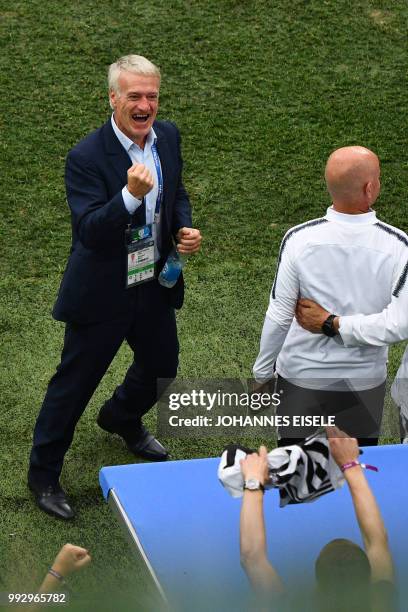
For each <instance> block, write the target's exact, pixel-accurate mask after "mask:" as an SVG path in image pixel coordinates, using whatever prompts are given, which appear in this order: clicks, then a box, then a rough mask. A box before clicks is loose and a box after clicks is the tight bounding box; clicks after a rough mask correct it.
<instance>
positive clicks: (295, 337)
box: [253, 147, 408, 445]
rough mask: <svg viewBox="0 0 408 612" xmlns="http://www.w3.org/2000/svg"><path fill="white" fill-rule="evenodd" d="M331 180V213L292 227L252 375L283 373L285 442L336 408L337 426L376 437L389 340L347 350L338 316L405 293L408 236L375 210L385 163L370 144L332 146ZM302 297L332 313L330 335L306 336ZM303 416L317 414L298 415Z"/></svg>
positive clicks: (362, 437) (363, 437)
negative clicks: (299, 310) (299, 314)
mask: <svg viewBox="0 0 408 612" xmlns="http://www.w3.org/2000/svg"><path fill="white" fill-rule="evenodd" d="M325 177H326V184H327V188H328V191H329V193H330V195H331V197H332V202H333V204H332V206H331V207H330V208H328V210H327V213H326V215H325V216H324V217H322V218H320V219H314V220H312V221H308V222H306V223H303V224H301V225H298V226H296V227H294V228H292V229H291V230H289V231H288V232H287V234H286V235H285V237H284V239H283V241H282V245H281V248H280V252H279V258H278V264H277V270H276V276H275V280H274V283H273V287H272V291H271V296H270V303H269V308H268V310H267V313H266V317H265V322H264V327H263V331H262V337H261V346H260V351H259V355H258V357H257V359H256V362H255V365H254V368H253V372H254V377H255V379H256V380H257V381H258V382H260V383H262V382H265V381H267V380H270V379H271V378H272V377H273V374H274V369H276V372H277V374H278V387H277V391H278V392H280V393H281V404H280V406H279V407H278V410H277V412H278V414H279V415H282V416H285V417H287V418H288V417H289V419H290V420H291V421H290V422H291V424H289V425H288V426H286V427H281V428H280V430H279V435H280V441H279V444H280V445H286V444H291V443H295V442H296V441H298V440H300V439H302V438H304V437H306V436H307V435H309V434H310V433H312V431H313V430H314V429H315V424H316V423H317V421H316V417H317V418H318V417H319V415H323V416H324V415H326V416H327V415H334V416H335V419H336V421H335V424H336V425H337V426H339V427H341V428H342V429H344V430H345V431H347V432H348V433H349V434H350V435H352V436H353V437H356V438H358V439H359V442H360V444H362V445H367V444H377V442H378V436H379V431H380V425H381V417H382V410H383V401H384V393H385V379H386V373H387V371H386V362H387V347H386V346H376V347H372V346H366V347H363V348H362V347H345V346H344V344H343V343H342V342H339V341H338V339H337V338H335V336H336V331H335V328H334V324H333V320H334V318H335V314H337V313H339V312H340V313H342V314H344V315H354V314H355V313H363V314H365V315H368V314H371V313H376V312H378V311H381V310H383V309H384V308H385V307H386V306H387V304H389V302H390V301H391V298H392V295H393V294H395V292H396V291H401V290H402V289H401V286H403V284H404V282H403V279H404V273H405V274H406V272H405V270H404V266H405V262H406V261H407V258H408V238H407V236H406V235H405V233H404V232H402V231H401V230H399V229H397V228H394V227H392V226H390V225H388V224H386V223H383V222H381V221H379V220H378V219H377V217H376V213H375V212H374V211H373V210H372V208H371V207H372V205H373V204H374V203H375V201H376V199H377V197H378V195H379V193H380V165H379V160H378V158H377V156H376V155H375V154H374V153H373V152H372V151H369V150H368V149H365V148H364V147H343V148H341V149H338V150H336V151H334V152H333V153H332V154H331V155H330V157H329V159H328V162H327V165H326V172H325ZM402 288H403V287H402ZM299 298H308V299H311V300H314V301H316V302H318V303H320V304H322V306H324V308H325V310H326V311H327V312H328V313H329V315H330V313H333V314H332V315H330V316H327V317H326V319H325V321H324V324H323V326H321V328H320V329H321V331H323V334H319V335H312V334H310V333H308V332H307V331H305V330H304V329H303V328H302V327H301V326H300V325H299V324H298V323H297V321H296V320H295V319H294V314H295V310H296V303H297V301H298V299H299ZM300 416H302V417H306V416H307V417H309V418H310V420H309V421H307V420H306V419H303V420H301V419H299V418H297V419H295V417H300ZM299 423H300V425H303V426H299ZM310 423H312V425H311V426H308V424H310ZM321 424H325V423H324V422H322V423H321ZM326 424H327V423H326ZM296 425H297V426H296Z"/></svg>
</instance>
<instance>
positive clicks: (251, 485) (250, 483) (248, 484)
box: [245, 478, 260, 491]
mask: <svg viewBox="0 0 408 612" xmlns="http://www.w3.org/2000/svg"><path fill="white" fill-rule="evenodd" d="M245 488H246V489H249V490H250V491H256V490H257V489H260V482H259V480H256V478H248V480H246V481H245Z"/></svg>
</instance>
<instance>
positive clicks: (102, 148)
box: [53, 119, 192, 324]
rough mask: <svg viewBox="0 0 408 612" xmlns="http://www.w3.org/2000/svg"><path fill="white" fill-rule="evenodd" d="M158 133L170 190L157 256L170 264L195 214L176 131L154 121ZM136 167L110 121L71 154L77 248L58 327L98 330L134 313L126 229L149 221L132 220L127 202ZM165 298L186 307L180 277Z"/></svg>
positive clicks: (68, 175) (69, 183)
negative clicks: (177, 236) (127, 284)
mask: <svg viewBox="0 0 408 612" xmlns="http://www.w3.org/2000/svg"><path fill="white" fill-rule="evenodd" d="M154 130H155V132H156V135H157V150H158V153H159V157H160V163H161V166H162V173H163V183H164V198H163V203H162V222H161V239H160V242H159V250H160V253H161V257H162V260H165V259H166V257H167V255H168V253H169V251H170V249H171V247H172V236H175V234H176V233H177V231H178V230H179V229H180V228H181V227H192V221H191V207H190V202H189V199H188V196H187V193H186V191H185V189H184V187H183V183H182V177H181V172H182V160H181V155H180V136H179V133H178V130H177V128H176V126H175V125H173V124H172V123H169V122H166V121H156V122H155V123H154ZM131 165H132V162H131V160H130V157H129V156H128V154H127V153H126V151H125V150H124V148H123V147H122V145H121V144H120V142H119V140H118V139H117V137H116V135H115V133H114V131H113V129H112V125H111V121H110V119H109V120H108V121H107V123H105V124H104V125H103V126H102V127H101V128H99V129H98V130H96V131H95V132H93V133H91V134H90V135H89V136H87V137H86V138H85V139H84V140H82V141H81V142H80V143H79V144H77V145H76V146H75V147H74V148H73V149H72V150H71V151H70V152H69V153H68V156H67V162H66V171H65V182H66V189H67V198H68V204H69V207H70V209H71V221H72V247H71V253H70V256H69V259H68V263H67V266H66V270H65V273H64V276H63V279H62V282H61V286H60V290H59V293H58V297H57V301H56V303H55V306H54V310H53V316H54V318H55V319H57V320H59V321H68V322H72V323H79V324H87V323H96V322H99V321H105V320H109V319H113V318H116V317H117V316H120V315H121V313H124V312H127V310H128V309H129V308H131V307H132V306H131V305H132V299H131V293H132V291H135V290H136V291H137V289H133V288H132V289H125V279H126V249H125V229H126V227H127V226H128V224H129V223H132V224H133V225H139V224H143V223H144V222H145V220H144V219H143V218H141V216H142V214H143V211H140V210H138V211H136V213H135V214H134V215H130V214H129V213H128V211H127V209H126V207H125V205H124V202H123V198H122V188H123V187H124V185H126V183H127V170H128V168H130V166H131ZM162 263H163V262H162ZM162 290H163V291H162V293H163V299H165V300H168V301H169V303H170V304H171V305H172V306H174V307H175V308H180V307H181V306H182V303H183V297H184V285H183V279H182V277H181V278H180V279H179V281H178V283H177V284H176V285H175V287H174V288H173V289H167V288H165V287H163V288H162Z"/></svg>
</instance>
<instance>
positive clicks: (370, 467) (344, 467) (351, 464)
mask: <svg viewBox="0 0 408 612" xmlns="http://www.w3.org/2000/svg"><path fill="white" fill-rule="evenodd" d="M355 465H361V467H362V468H363V469H364V470H372V471H373V472H378V468H377V467H375V465H370V464H369V463H360V462H359V461H357V459H355V460H354V461H349V463H344V464H343V465H342V466H341V467H340V469H341V471H342V472H345V471H346V470H348V469H349V468H351V467H354V466H355Z"/></svg>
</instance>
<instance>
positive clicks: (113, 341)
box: [29, 281, 179, 486]
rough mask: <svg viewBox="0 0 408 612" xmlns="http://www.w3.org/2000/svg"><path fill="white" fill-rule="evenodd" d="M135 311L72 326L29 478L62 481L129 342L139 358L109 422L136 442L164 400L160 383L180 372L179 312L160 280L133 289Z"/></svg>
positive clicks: (116, 396) (40, 423) (107, 414)
mask: <svg viewBox="0 0 408 612" xmlns="http://www.w3.org/2000/svg"><path fill="white" fill-rule="evenodd" d="M129 291H132V294H131V308H129V312H127V313H126V314H124V315H123V316H122V317H121V318H118V319H115V320H112V321H106V322H102V323H96V324H94V325H82V326H81V325H76V324H73V323H67V325H66V329H65V338H64V347H63V350H62V355H61V363H60V364H59V366H58V368H57V371H56V373H55V374H54V376H53V377H52V378H51V380H50V383H49V385H48V389H47V393H46V396H45V398H44V402H43V404H42V407H41V410H40V413H39V415H38V418H37V422H36V425H35V429H34V439H33V448H32V451H31V456H30V469H29V481H30V482H31V483H32V484H34V485H41V486H42V485H45V486H47V485H48V484H56V483H57V481H58V479H59V476H60V473H61V470H62V465H63V461H64V456H65V453H66V452H67V450H68V449H69V447H70V444H71V442H72V439H73V435H74V431H75V427H76V424H77V422H78V420H79V418H80V417H81V415H82V413H83V411H84V410H85V408H86V405H87V404H88V402H89V400H90V399H91V397H92V395H93V393H94V391H95V389H96V388H97V386H98V384H99V383H100V381H101V379H102V377H103V375H104V374H105V372H106V370H107V369H108V367H109V365H110V363H111V361H112V359H113V358H114V356H115V355H116V353H117V351H118V350H119V348H120V346H121V344H122V342H123V341H124V340H126V341H127V342H128V344H129V346H130V348H131V349H132V351H133V356H134V360H133V363H132V364H131V366H130V367H129V369H128V371H127V373H126V376H125V379H124V381H123V383H122V384H121V385H119V386H118V387H117V388H116V390H115V392H114V393H113V396H112V398H111V399H110V400H109V401H108V402H107V403H106V404H105V406H104V408H103V417H104V424H105V423H106V424H107V425H108V426H109V429H112V430H114V431H115V432H117V433H119V434H121V435H124V436H125V437H127V438H129V439H131V437H132V431H133V432H137V429H138V428H140V425H141V418H142V416H143V415H144V414H145V413H146V412H147V411H148V410H149V409H150V408H151V407H152V406H153V405H154V404H155V403H156V401H157V380H158V379H160V378H163V379H173V378H175V376H176V374H177V366H178V352H179V345H178V340H177V328H176V319H175V312H174V309H173V308H172V307H171V306H170V305H169V304H168V303H167V301H166V300H165V299H163V290H162V289H161V288H160V287H159V286H158V284H157V281H151V282H150V283H145V284H143V285H140V286H138V287H135V288H132V289H130V290H129Z"/></svg>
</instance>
